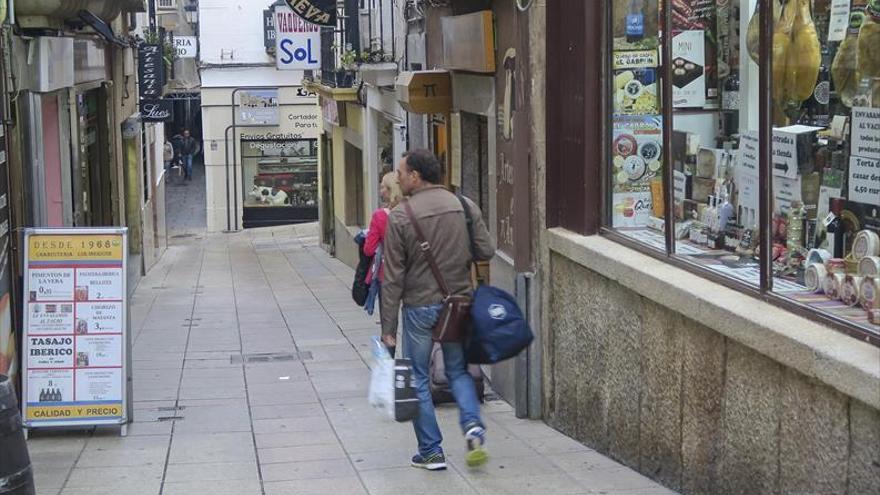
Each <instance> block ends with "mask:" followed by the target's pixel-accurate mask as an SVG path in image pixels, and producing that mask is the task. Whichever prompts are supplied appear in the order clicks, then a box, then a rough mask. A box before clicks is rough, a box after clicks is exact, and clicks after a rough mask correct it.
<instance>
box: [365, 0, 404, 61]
mask: <svg viewBox="0 0 880 495" xmlns="http://www.w3.org/2000/svg"><path fill="white" fill-rule="evenodd" d="M359 1H360V11H359V16H360V26H361V47H362V51H363V53H362V55H363V58H364V60H363V61H364V62H366V63H374V64H378V63H382V62H393V61H394V60H395V58H394V57H395V53H396V51H397V46H396V44H397V43H396V39H395V38H396V33H395V30H396V26H395V15H397V14H396V12H395V11H396V9H395V8H394V7H395V3H396V2H394V0H359Z"/></svg>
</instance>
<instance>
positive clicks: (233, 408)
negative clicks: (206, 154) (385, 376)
mask: <svg viewBox="0 0 880 495" xmlns="http://www.w3.org/2000/svg"><path fill="white" fill-rule="evenodd" d="M351 277H352V271H351V270H350V269H349V268H348V267H346V266H344V265H342V264H341V263H339V262H338V261H336V260H334V259H332V258H330V257H329V256H327V255H326V254H325V253H324V252H323V251H321V250H320V249H319V248H318V246H317V237H316V229H315V227H314V226H302V227H281V228H272V229H260V230H252V231H245V232H241V233H237V234H227V235H223V234H217V235H207V236H205V237H203V238H186V239H181V240H178V241H176V244H175V245H174V246H172V247H171V248H170V249H169V250H168V252H167V253H166V254H165V256H164V257H163V259H162V260H161V262H160V263H159V264H158V265H157V266H156V267H155V268H154V269H153V270H152V271H151V272H150V273H149V274H148V275H147V276H146V277H145V278H144V279H143V280H142V281H141V283H140V286H139V287H138V288H137V290H136V293H135V296H134V298H133V301H132V305H131V309H132V336H133V363H134V364H133V374H134V407H135V416H134V423H133V424H132V425H131V426H130V427H129V436H127V437H124V438H123V437H119V436H118V435H117V434H116V432H115V431H112V430H111V431H103V430H99V431H71V432H63V433H59V432H45V431H42V432H41V431H35V432H33V433H32V435H31V438H30V440H29V442H28V444H29V447H30V453H31V458H32V462H33V465H34V468H35V477H36V482H37V487H38V491H37V493H39V494H40V495H54V494H58V493H61V494H64V495H76V494H87V495H103V494H126V495H140V494H148V495H155V494H163V495H179V494H211V495H225V494H303V495H310V494H312V495H318V494H332V495H357V494H367V493H370V494H406V495H410V494H455V495H460V494H478V493H479V494H488V493H504V494H508V493H509V494H529V493H536V494H542V495H547V494H596V493H606V494H667V493H673V492H670V491H668V490H666V489H664V488H662V487H660V486H658V485H656V484H655V483H653V482H652V481H650V480H649V479H647V478H645V477H643V476H641V475H639V474H637V473H635V472H633V471H631V470H629V469H628V468H625V467H623V466H621V465H619V464H617V463H616V462H614V461H612V460H610V459H608V458H606V457H604V456H602V455H600V454H598V453H596V452H594V451H592V450H590V449H588V448H586V447H584V446H582V445H580V444H579V443H577V442H575V441H573V440H571V439H569V438H567V437H565V436H564V435H562V434H560V433H558V432H556V431H555V430H553V429H551V428H549V427H548V426H546V425H545V424H544V423H542V422H540V421H528V420H520V419H517V418H516V417H515V416H514V414H513V412H512V410H511V408H510V407H509V406H508V405H507V404H506V403H505V402H503V401H500V400H490V401H488V402H487V403H486V404H485V405H484V408H483V410H484V413H485V416H484V417H485V420H486V423H487V427H488V432H489V443H488V447H489V449H490V450H489V452H490V454H491V456H492V457H491V460H490V462H489V464H488V465H487V466H485V467H484V468H483V469H480V470H475V471H473V470H469V469H467V468H466V467H465V466H464V463H463V453H464V445H463V441H462V440H461V436H460V433H459V432H458V427H457V425H456V410H455V409H454V408H452V407H443V408H441V410H440V411H439V418H440V421H441V427H442V429H443V431H444V432H445V433H446V434H447V438H446V441H445V448H446V450H447V455H448V457H449V460H450V461H451V466H450V469H449V470H447V471H444V472H427V471H423V470H417V469H414V468H411V467H409V466H408V463H409V458H410V456H411V455H412V454H413V453H414V451H415V440H414V435H413V432H412V427H411V426H410V425H408V424H403V425H401V424H397V423H394V422H391V421H389V420H385V419H383V418H381V417H380V416H379V414H378V413H376V412H375V411H372V410H371V409H370V407H369V406H368V405H367V402H366V398H365V397H366V391H367V385H368V381H369V368H368V363H369V359H368V358H369V353H370V347H369V343H370V337H371V336H373V335H375V334H376V333H377V325H376V322H375V318H372V317H368V316H367V315H366V314H365V313H364V312H363V311H361V310H360V309H359V308H356V307H355V306H354V305H353V303H352V302H351V299H350V295H349V289H348V286H349V283H350V279H351Z"/></svg>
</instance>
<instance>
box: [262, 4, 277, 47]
mask: <svg viewBox="0 0 880 495" xmlns="http://www.w3.org/2000/svg"><path fill="white" fill-rule="evenodd" d="M263 47H264V48H265V49H266V53H271V54H274V52H275V11H274V10H273V9H266V10H264V11H263Z"/></svg>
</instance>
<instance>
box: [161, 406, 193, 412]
mask: <svg viewBox="0 0 880 495" xmlns="http://www.w3.org/2000/svg"><path fill="white" fill-rule="evenodd" d="M184 409H186V406H167V407H157V408H156V410H157V411H182V410H184Z"/></svg>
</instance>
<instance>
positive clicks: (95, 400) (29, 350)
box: [22, 228, 130, 428]
mask: <svg viewBox="0 0 880 495" xmlns="http://www.w3.org/2000/svg"><path fill="white" fill-rule="evenodd" d="M24 244H25V256H24V258H25V275H24V299H25V301H24V303H23V308H22V310H23V315H24V346H23V348H24V351H25V356H26V357H25V358H24V359H23V363H22V364H23V366H24V380H23V383H24V390H23V393H22V395H23V398H24V399H23V400H22V406H23V408H22V416H23V417H24V422H25V424H26V425H27V426H28V427H31V428H34V427H43V426H74V425H76V426H89V425H110V424H115V425H124V424H125V423H127V422H128V412H127V411H128V408H127V404H128V401H129V400H130V397H129V396H128V390H127V389H128V387H127V382H128V364H127V356H128V325H127V321H128V318H127V316H126V315H127V311H128V307H127V297H126V294H127V291H126V253H128V248H127V242H126V230H125V229H124V228H104V229H27V230H26V231H25V241H24Z"/></svg>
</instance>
